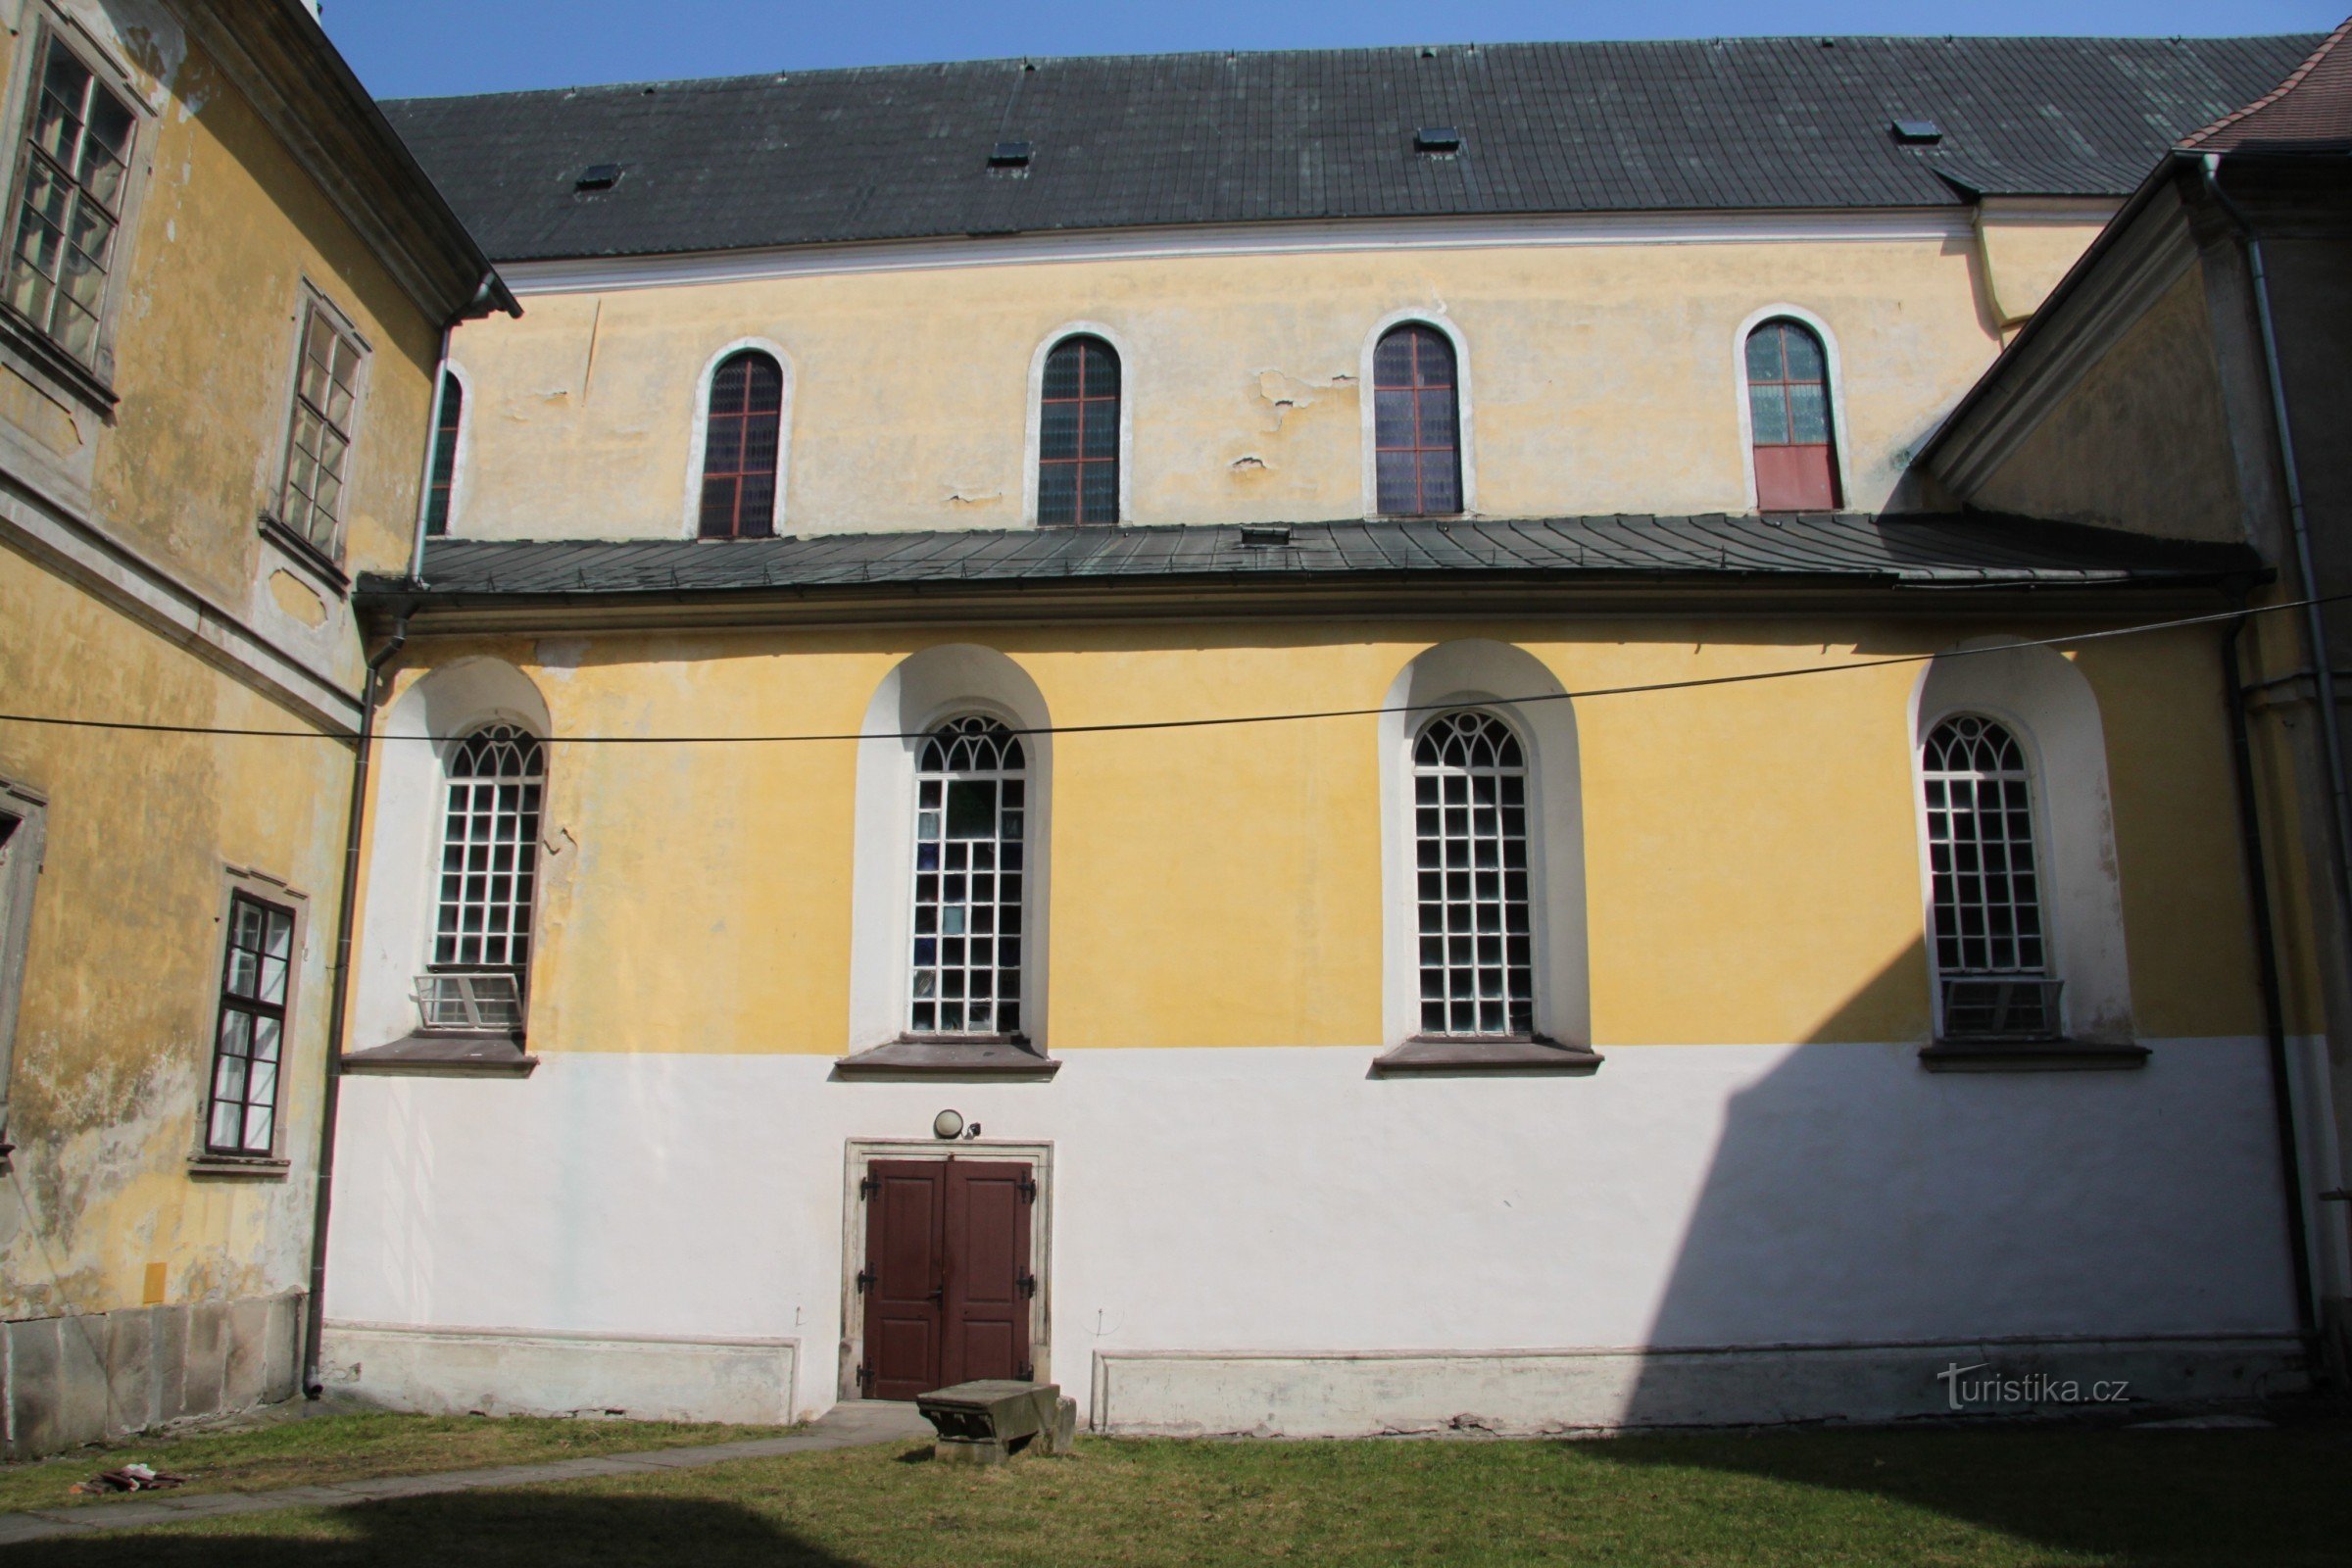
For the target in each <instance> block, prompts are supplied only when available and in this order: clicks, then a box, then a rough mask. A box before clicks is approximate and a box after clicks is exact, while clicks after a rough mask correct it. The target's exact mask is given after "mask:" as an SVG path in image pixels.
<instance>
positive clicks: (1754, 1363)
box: [1092, 1335, 2307, 1438]
mask: <svg viewBox="0 0 2352 1568" xmlns="http://www.w3.org/2000/svg"><path fill="white" fill-rule="evenodd" d="M1955 1367H1958V1368H1971V1369H1973V1370H1968V1371H1965V1372H1963V1373H1962V1374H1961V1375H1960V1376H1958V1377H1956V1378H1955V1377H1951V1376H1946V1375H1943V1374H1946V1373H1947V1371H1948V1369H1951V1368H1955ZM2118 1384H2120V1385H2123V1386H2124V1390H2123V1397H2124V1399H2126V1400H2128V1401H2129V1402H2130V1403H2136V1404H2150V1405H2161V1404H2172V1403H2182V1402H2191V1401H2195V1402H2202V1401H2211V1400H2231V1399H2250V1398H2257V1397H2264V1396H2269V1395H2275V1394H2284V1393H2293V1392H2299V1391H2300V1390H2302V1389H2303V1388H2305V1387H2306V1386H2307V1379H2306V1376H2305V1374H2304V1371H2303V1356H2302V1349H2301V1347H2300V1346H2299V1344H2298V1343H2297V1342H2296V1341H2295V1339H2294V1338H2293V1337H2292V1336H2288V1335H2276V1336H2272V1335H2258V1336H2246V1337H2215V1338H2204V1337H2184V1338H2180V1339H2144V1340H2065V1339H2051V1340H1978V1341H1965V1342H1959V1341H1956V1342H1951V1343H1939V1344H1919V1345H1856V1346H1777V1347H1768V1348H1731V1349H1690V1350H1644V1349H1642V1348H1595V1349H1557V1350H1491V1351H1479V1350H1400V1351H1370V1352H1365V1353H1361V1354H1350V1353H1345V1352H1332V1353H1306V1354H1298V1353H1284V1352H1272V1351H1266V1352H1250V1351H1243V1352H1202V1351H1182V1350H1164V1351H1153V1350H1116V1351H1099V1352H1097V1354H1096V1356H1095V1366H1094V1388H1093V1400H1092V1403H1093V1410H1094V1420H1093V1425H1094V1429H1095V1430H1096V1431H1098V1432H1115V1433H1126V1434H1131V1435H1147V1434H1149V1435H1158V1436H1170V1437H1198V1436H1222V1435H1228V1434H1246V1435H1249V1436H1252V1437H1285V1438H1344V1437H1364V1436H1373V1435H1379V1434H1394V1433H1416V1432H1444V1431H1448V1430H1453V1431H1469V1432H1491V1433H1497V1434H1513V1435H1539V1434H1543V1433H1557V1432H1576V1431H1615V1430H1622V1429H1629V1428H1641V1427H1677V1426H1748V1425H1773V1424H1778V1423H1784V1422H1792V1421H1816V1422H1846V1421H1853V1422H1869V1421H1899V1420H1905V1419H1910V1418H1916V1417H1923V1416H1925V1417H1942V1418H1946V1419H1950V1418H1954V1417H1957V1416H1964V1415H1986V1416H2016V1415H2023V1414H2043V1415H2048V1414H2056V1413H2059V1412H2060V1411H2061V1410H2064V1409H2071V1408H2081V1409H2084V1410H2090V1409H2099V1408H2107V1409H2112V1408H2114V1404H2113V1403H2104V1402H2102V1401H2103V1400H2106V1399H2107V1398H2109V1397H2111V1396H2112V1394H2113V1392H2114V1391H2113V1386H2114V1385H2118ZM1987 1385H1990V1386H1989V1387H1988V1386H1987ZM2101 1385H2108V1386H2109V1387H2107V1388H2104V1389H2102V1388H2101V1387H2100V1386H2101ZM2070 1386H2071V1387H2070ZM1954 1388H1957V1389H1958V1390H1959V1392H1960V1394H1961V1395H1962V1396H1963V1397H1962V1399H1961V1400H1960V1402H1959V1404H1958V1407H1957V1408H1955V1406H1954V1401H1953V1398H1952V1397H1951V1395H1950V1393H1948V1392H1947V1391H1949V1390H1952V1389H1954Z"/></svg>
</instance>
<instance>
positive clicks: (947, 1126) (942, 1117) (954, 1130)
mask: <svg viewBox="0 0 2352 1568" xmlns="http://www.w3.org/2000/svg"><path fill="white" fill-rule="evenodd" d="M931 1136H932V1137H934V1138H961V1137H962V1136H963V1113H962V1112H961V1111H958V1110H943V1111H941V1112H940V1113H939V1114H938V1115H936V1116H934V1117H932V1118H931Z"/></svg>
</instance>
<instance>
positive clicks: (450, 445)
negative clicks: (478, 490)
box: [424, 370, 466, 536]
mask: <svg viewBox="0 0 2352 1568" xmlns="http://www.w3.org/2000/svg"><path fill="white" fill-rule="evenodd" d="M465 419H466V388H465V387H464V386H463V385H462V384H461V383H460V382H459V380H458V378H457V377H456V376H455V375H452V374H451V373H450V372H449V371H447V370H443V371H442V372H441V408H440V412H439V415H438V416H437V417H435V418H434V420H433V472H432V479H431V481H430V483H429V484H428V485H427V486H426V489H425V497H424V531H425V532H426V533H428V534H431V535H435V536H438V535H441V534H445V533H447V532H449V507H450V501H451V499H452V494H451V493H452V492H453V491H454V490H455V489H456V488H457V483H458V430H459V427H460V426H461V425H463V424H464V422H465Z"/></svg>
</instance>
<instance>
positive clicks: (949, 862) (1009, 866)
mask: <svg viewBox="0 0 2352 1568" xmlns="http://www.w3.org/2000/svg"><path fill="white" fill-rule="evenodd" d="M1028 787H1029V767H1028V756H1027V753H1026V752H1025V750H1024V749H1023V747H1022V745H1021V740H1020V737H1019V736H1017V735H1014V734H1013V733H1012V732H1011V731H1010V730H1009V729H1007V728H1006V727H1005V725H1004V724H1003V723H1002V722H1001V721H999V720H997V719H994V718H991V717H988V716H986V715H984V714H976V713H975V714H965V715H963V716H961V717H956V718H951V719H949V720H948V721H947V722H945V723H943V724H941V725H939V726H938V727H937V728H936V729H934V730H933V731H932V732H931V733H930V734H929V735H928V736H927V737H926V738H925V739H924V741H923V744H922V754H921V756H920V758H919V759H918V760H917V761H916V765H915V783H914V790H915V801H914V804H915V817H914V889H913V918H912V945H913V946H912V952H911V954H910V955H909V962H908V968H907V974H908V984H907V1033H909V1034H913V1035H1019V1034H1020V1033H1021V1032H1022V1017H1021V1002H1022V996H1021V992H1022V985H1021V977H1022V975H1023V973H1024V968H1023V964H1022V951H1023V947H1024V945H1025V942H1026V940H1027V934H1028V933H1027V930H1026V921H1025V919H1024V918H1023V917H1024V915H1025V914H1026V912H1027V908H1028V903H1027V896H1026V890H1027V876H1028V870H1029V867H1028V863H1027V850H1028V808H1029V801H1028V793H1027V792H1028Z"/></svg>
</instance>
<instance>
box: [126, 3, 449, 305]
mask: <svg viewBox="0 0 2352 1568" xmlns="http://www.w3.org/2000/svg"><path fill="white" fill-rule="evenodd" d="M172 7H173V10H174V11H175V12H176V13H177V15H178V16H179V18H180V20H181V22H182V23H183V24H184V25H185V26H186V28H187V30H188V35H189V37H190V38H191V39H192V40H193V41H194V42H195V43H196V44H197V46H198V47H200V48H202V49H203V50H204V52H205V53H206V54H207V55H208V56H210V57H211V58H212V60H213V61H214V63H215V64H217V65H218V66H219V67H220V68H221V73H223V74H224V75H226V76H227V77H228V79H229V80H230V81H231V82H232V83H234V84H235V86H236V88H237V90H238V91H239V92H241V93H242V94H244V96H245V99H246V101H247V102H248V103H250V104H251V105H252V106H253V110H254V113H255V114H256V115H258V116H260V117H261V120H262V123H264V124H265V125H267V126H268V127H269V128H270V131H271V133H272V134H274V135H275V136H276V137H277V138H278V140H279V141H280V142H282V143H283V144H284V146H285V148H286V150H287V152H288V153H290V154H291V155H292V156H293V159H294V161H295V163H296V164H297V165H299V166H300V167H301V169H302V171H303V172H305V173H307V174H308V175H309V176H310V177H311V179H312V180H313V182H314V183H316V184H317V185H318V187H319V191H320V193H321V194H322V195H324V196H325V197H326V199H327V202H328V203H329V205H331V206H332V207H333V208H334V210H335V212H336V213H337V214H338V215H340V216H341V218H342V219H343V221H345V222H347V223H349V224H350V225H351V227H352V229H353V230H354V232H356V233H357V234H358V235H359V237H360V239H361V241H362V243H364V244H365V245H367V246H368V250H369V251H370V252H372V253H373V254H374V256H375V257H376V259H377V260H378V261H379V262H380V263H382V265H383V267H384V269H385V270H386V271H387V272H389V273H390V274H391V276H392V280H393V281H394V282H395V283H396V284H398V285H399V287H400V289H401V291H402V292H403V293H405V294H407V295H408V296H409V298H410V299H411V300H413V301H414V302H415V303H416V304H417V308H418V309H419V310H420V311H422V312H423V313H424V315H425V316H426V317H427V318H429V319H430V320H431V322H432V324H434V325H436V326H438V325H440V324H441V323H442V322H444V321H447V320H449V319H452V318H453V317H455V316H457V315H458V314H459V313H460V312H461V311H462V310H464V309H466V306H467V305H468V304H470V303H471V302H473V300H474V299H475V297H476V294H477V291H478V290H479V289H480V288H481V285H482V281H483V278H484V276H485V275H486V274H489V273H490V272H491V268H490V265H489V263H488V262H487V261H486V260H481V259H480V253H479V251H478V250H477V249H475V247H474V245H473V242H472V240H471V238H470V237H469V236H467V235H466V230H465V227H464V225H463V224H462V223H460V222H459V221H458V219H457V217H456V215H455V214H453V213H450V212H449V211H448V208H447V205H446V204H445V203H444V202H443V201H442V199H441V196H440V193H439V191H437V190H436V189H434V187H433V185H432V183H431V181H430V180H428V179H427V178H426V177H425V175H424V174H423V172H421V171H420V170H417V169H416V168H415V167H414V161H413V160H411V159H409V156H408V152H407V149H406V147H405V146H404V145H403V144H401V143H400V141H399V138H398V137H397V135H395V134H394V133H393V132H392V130H391V128H390V126H389V125H388V124H387V125H384V126H383V128H382V134H381V135H380V136H376V135H369V134H368V127H367V122H368V120H369V119H375V120H377V121H379V122H380V121H381V115H382V112H381V111H380V110H378V109H377V108H376V107H375V103H374V101H373V100H372V99H369V98H368V97H367V96H366V94H365V91H364V90H363V89H358V85H357V82H356V80H354V81H352V82H351V83H350V85H351V87H352V88H353V89H354V90H355V91H354V93H346V92H344V91H340V90H338V89H339V88H341V87H342V86H343V85H344V83H343V82H341V81H339V80H337V79H334V78H336V77H337V76H348V74H349V72H348V68H344V67H342V65H341V61H340V57H335V58H334V59H333V60H332V61H331V62H328V61H325V60H323V59H314V60H312V61H309V62H306V61H305V60H303V59H302V58H301V56H303V55H312V56H320V57H323V56H332V55H333V53H334V46H333V45H332V44H330V43H327V42H325V40H324V38H323V37H321V38H320V39H319V41H318V46H317V47H315V48H312V47H305V45H306V43H307V40H303V39H300V38H291V37H287V36H286V35H285V34H286V31H287V29H289V28H299V27H311V28H314V29H315V28H316V27H317V24H316V23H315V22H311V21H309V20H308V19H307V18H299V17H297V16H296V15H293V14H290V13H292V12H299V10H300V7H299V6H293V5H290V0H258V3H257V0H248V3H244V4H235V5H225V6H224V5H221V4H219V3H218V0H210V3H208V0H172ZM231 10H233V11H236V12H238V13H240V14H241V18H242V20H244V21H246V23H247V25H244V26H236V25H232V24H231V23H230V22H229V21H228V20H226V19H225V18H224V17H223V15H222V13H223V12H224V11H231ZM265 13H277V15H275V16H270V15H265ZM326 64H331V65H332V66H333V67H334V68H335V69H334V70H330V71H325V72H323V73H321V71H320V70H319V69H318V68H319V67H320V66H322V65H326ZM322 74H323V75H324V76H325V78H326V79H321V75H322ZM355 94H356V96H355ZM322 129H323V132H324V134H322V133H321V132H322ZM404 163H405V164H408V165H409V166H410V167H407V168H403V167H402V165H403V164H404ZM402 219H405V220H407V221H406V222H402V221H400V220H402ZM436 230H438V232H436Z"/></svg>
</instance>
